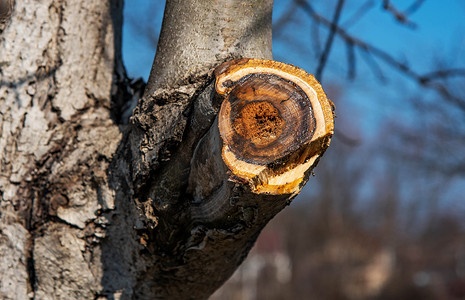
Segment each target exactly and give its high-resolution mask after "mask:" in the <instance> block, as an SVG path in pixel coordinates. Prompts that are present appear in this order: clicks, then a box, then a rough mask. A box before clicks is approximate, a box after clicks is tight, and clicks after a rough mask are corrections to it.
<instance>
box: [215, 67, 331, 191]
mask: <svg viewBox="0 0 465 300" xmlns="http://www.w3.org/2000/svg"><path fill="white" fill-rule="evenodd" d="M215 75H216V90H217V92H218V93H219V94H221V95H223V96H224V97H225V101H224V102H223V104H222V106H221V111H220V114H219V122H218V123H219V124H218V126H219V129H220V135H221V137H222V139H223V143H224V146H223V150H222V156H223V159H224V162H225V164H226V165H227V166H228V167H229V169H230V170H231V172H232V173H233V174H234V175H235V176H237V177H238V178H240V179H242V180H244V181H247V182H249V183H250V185H251V188H252V190H253V191H255V192H257V193H271V194H280V193H296V192H299V191H300V189H301V187H302V185H303V183H305V182H306V180H305V178H304V177H305V173H306V172H307V170H308V169H311V168H313V167H314V166H315V164H316V162H317V161H318V158H319V157H320V156H321V155H322V154H323V153H324V151H325V150H326V148H327V147H328V146H329V143H330V139H331V136H332V134H333V129H334V125H333V124H334V121H333V104H332V102H331V101H329V100H328V99H327V98H326V95H325V93H324V92H323V90H322V88H321V86H320V84H319V83H318V82H317V81H316V79H315V78H314V77H313V76H312V75H310V74H307V73H306V72H305V71H303V70H301V69H299V68H296V67H293V66H290V65H286V64H283V63H279V62H274V61H269V60H258V59H241V60H236V61H231V62H227V63H225V64H223V65H222V66H220V67H218V68H217V69H216V71H215Z"/></svg>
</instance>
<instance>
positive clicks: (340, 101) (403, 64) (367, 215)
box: [123, 0, 465, 300]
mask: <svg viewBox="0 0 465 300" xmlns="http://www.w3.org/2000/svg"><path fill="white" fill-rule="evenodd" d="M163 6H164V2H163V1H154V0H133V1H131V2H127V3H126V8H125V21H126V22H125V25H124V39H123V55H124V58H125V59H126V60H125V64H126V67H127V70H128V73H129V75H130V76H132V77H134V78H138V77H142V78H144V79H145V80H146V79H147V77H148V74H149V71H150V68H151V65H152V59H153V57H154V56H153V54H154V52H155V49H156V44H157V38H158V31H159V28H160V26H161V22H162V16H163ZM464 13H465V2H463V1H461V0H450V1H434V0H429V1H426V0H409V1H400V0H397V1H389V0H358V1H356V0H346V1H344V0H326V1H323V0H312V1H310V0H306V1H305V0H275V8H274V13H273V19H274V28H273V47H274V49H273V52H274V58H275V60H278V61H282V62H286V63H291V64H295V65H298V66H301V67H302V68H303V69H305V70H306V71H308V72H310V73H313V74H315V75H316V76H317V77H318V78H319V80H320V81H321V82H322V84H323V85H324V86H325V90H326V91H327V93H328V96H329V98H330V99H332V100H333V101H334V102H335V104H336V113H337V116H338V118H337V120H336V133H335V138H334V139H333V144H332V146H331V147H330V148H329V150H328V151H327V153H326V154H325V155H326V158H325V159H324V160H322V161H321V163H320V165H319V166H318V168H317V171H316V176H315V177H314V178H312V179H311V180H310V182H309V184H308V185H307V187H306V188H305V190H304V191H303V192H302V194H301V195H300V196H299V197H298V198H297V199H296V200H294V202H293V204H292V205H291V206H290V208H288V209H286V210H284V211H283V212H282V213H280V214H279V215H278V216H277V217H276V218H275V220H273V221H272V222H271V223H270V224H269V226H268V227H267V228H266V229H265V230H264V232H263V233H262V234H261V236H260V238H259V240H258V241H257V244H256V246H255V248H254V249H253V250H252V252H251V253H250V255H249V257H248V259H247V260H246V261H245V262H244V264H243V265H242V267H241V268H240V269H239V270H238V271H237V272H236V273H235V274H234V275H233V277H232V278H231V279H230V280H229V281H228V282H227V283H226V284H225V286H223V288H222V289H220V290H219V291H217V292H216V293H215V294H214V295H213V296H212V299H241V300H245V299H465V155H464V154H465V96H464V95H465V55H464V54H465V18H463V15H464ZM135 53H137V55H134V54H135Z"/></svg>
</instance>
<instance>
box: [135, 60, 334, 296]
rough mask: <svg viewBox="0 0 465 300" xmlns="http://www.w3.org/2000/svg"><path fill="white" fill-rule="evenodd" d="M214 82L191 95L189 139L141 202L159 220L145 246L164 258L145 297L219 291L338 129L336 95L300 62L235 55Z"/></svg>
mask: <svg viewBox="0 0 465 300" xmlns="http://www.w3.org/2000/svg"><path fill="white" fill-rule="evenodd" d="M213 79H214V80H213V82H212V83H211V84H209V85H208V86H207V87H206V88H205V89H204V90H203V92H201V93H199V95H198V96H197V97H196V99H195V100H194V101H193V102H194V104H193V105H194V109H193V112H192V116H191V118H190V122H188V126H187V129H186V133H185V135H184V137H185V138H184V142H183V143H182V144H181V145H180V146H179V147H178V151H177V152H176V153H174V154H173V156H172V159H171V160H170V161H169V162H168V163H167V164H166V165H165V166H164V167H163V170H162V171H161V173H159V174H158V175H157V176H155V177H154V180H152V181H151V186H150V187H149V191H148V192H147V193H146V195H148V196H147V198H145V201H140V203H139V207H140V209H141V211H143V214H144V215H145V217H146V218H147V219H149V220H151V221H149V222H148V223H150V224H152V227H151V228H152V230H148V231H147V230H145V229H144V230H143V234H144V237H145V239H146V240H145V241H144V243H145V247H146V249H147V250H148V251H149V253H151V255H155V256H159V257H160V259H159V260H158V262H157V264H155V265H154V266H153V267H152V268H150V269H149V270H148V272H149V273H151V274H153V275H154V276H155V278H156V280H155V281H154V282H153V284H154V285H155V286H153V287H152V288H149V287H147V288H148V289H149V290H152V292H149V290H146V291H144V292H143V293H142V294H149V293H153V292H154V293H155V294H156V295H157V296H158V297H159V298H168V297H175V298H179V299H188V298H189V299H190V298H192V299H202V298H206V297H208V296H209V295H210V294H211V293H213V292H214V291H215V290H216V289H217V288H218V287H219V286H220V285H221V284H222V283H223V282H224V281H225V280H227V279H228V278H229V277H230V275H231V274H232V273H233V272H234V270H235V269H236V268H237V266H239V264H240V263H241V262H242V261H243V259H244V258H245V257H246V255H247V253H248V251H249V250H250V248H251V247H252V245H253V243H254V242H255V240H256V238H257V236H258V234H259V233H260V231H261V229H262V228H263V227H264V226H265V225H266V223H267V222H268V221H269V220H270V219H271V218H273V217H274V216H275V215H276V214H277V213H278V212H279V211H280V210H282V209H283V208H284V207H285V206H286V205H288V204H289V203H290V202H291V200H292V198H293V197H294V196H296V195H297V194H298V193H299V192H300V190H301V188H302V187H303V185H304V184H305V183H306V182H307V180H308V178H309V175H310V173H311V171H312V169H313V168H314V167H315V166H316V164H317V162H318V160H319V158H320V157H321V155H322V154H323V153H324V151H325V150H326V148H327V147H328V146H329V143H330V138H331V136H332V134H333V105H332V103H331V101H329V100H328V99H327V98H326V96H325V93H324V92H323V90H322V88H321V86H320V85H319V83H318V82H317V81H316V80H315V79H314V77H313V76H312V75H309V74H307V73H306V72H304V71H303V70H301V69H299V68H296V67H293V66H290V65H286V64H283V63H279V62H275V61H270V60H259V59H238V60H233V61H229V62H226V63H224V64H222V65H220V66H219V67H217V68H216V69H215V71H214V78H213ZM220 104H221V106H220ZM206 112H208V113H206ZM212 123H213V124H212ZM211 124H212V125H211ZM210 125H211V126H210ZM201 133H205V134H204V135H203V137H202V136H201ZM167 183H169V184H167ZM153 220H156V221H155V222H153ZM219 261H224V263H219ZM144 277H145V276H144Z"/></svg>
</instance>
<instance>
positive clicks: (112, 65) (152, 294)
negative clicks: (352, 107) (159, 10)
mask: <svg viewBox="0 0 465 300" xmlns="http://www.w3.org/2000/svg"><path fill="white" fill-rule="evenodd" d="M9 3H13V2H9ZM13 4H14V3H13ZM2 5H3V4H2ZM2 7H3V6H0V10H2V12H3V11H7V12H8V13H6V14H3V15H6V16H7V17H6V18H4V17H3V15H2V20H1V24H0V25H2V27H0V31H1V34H0V38H1V40H0V53H1V57H0V82H1V86H0V116H1V118H0V159H1V166H0V167H1V172H0V197H1V202H0V205H1V206H0V208H1V210H0V213H1V215H0V259H1V263H0V274H1V275H0V276H1V277H0V298H6V299H8V298H11V299H28V298H36V299H93V298H95V299H114V298H121V299H204V298H207V297H208V296H209V295H210V294H211V293H212V292H213V291H214V290H215V289H216V288H218V287H219V286H220V285H221V284H222V283H223V282H224V281H225V280H226V279H227V278H228V277H229V276H230V275H231V274H232V272H233V271H234V270H235V268H236V267H237V266H238V265H239V264H240V263H241V262H242V260H243V259H244V257H245V256H246V255H247V252H248V250H249V249H250V248H251V247H252V245H253V243H254V241H255V239H256V237H257V236H258V234H259V232H260V230H261V229H262V228H263V226H265V224H266V223H267V222H268V221H269V220H270V219H271V218H272V217H273V216H274V215H275V214H276V213H278V212H279V211H280V210H281V209H282V208H283V207H284V206H286V205H287V204H289V203H290V201H291V199H292V198H293V197H294V196H295V195H296V194H297V193H298V192H299V191H300V189H301V187H302V186H303V184H304V183H305V182H306V181H307V179H308V176H309V173H310V172H311V170H312V169H313V167H314V166H315V164H316V162H317V161H318V159H319V157H320V156H321V155H322V154H323V152H324V150H325V149H326V148H327V146H328V145H329V139H330V137H331V135H332V130H333V129H332V128H333V127H332V126H333V125H332V124H333V123H332V122H333V117H332V106H331V103H330V102H329V101H328V100H327V99H326V97H325V95H324V92H323V91H322V90H321V87H320V86H319V84H318V83H317V82H316V81H315V80H314V79H313V77H312V76H311V75H308V74H306V73H305V72H303V71H301V70H299V69H297V68H294V67H291V66H287V65H285V64H280V63H275V62H272V61H268V60H260V59H270V58H271V10H272V1H270V0H263V1H256V2H253V3H245V2H243V1H238V0H231V1H227V2H226V3H223V2H221V3H219V2H217V1H213V0H211V1H205V0H202V1H195V0H190V1H179V0H172V1H167V4H166V9H165V16H164V20H163V27H162V33H161V36H160V42H159V46H158V49H157V55H156V57H155V60H154V65H153V68H152V72H151V75H150V78H149V81H148V83H147V88H146V89H145V92H144V96H143V97H142V99H140V101H139V102H138V104H137V107H136V109H135V110H134V113H133V116H132V117H131V119H130V122H129V124H128V125H123V124H126V123H127V119H126V116H127V115H128V109H130V108H131V103H130V102H131V101H134V100H137V99H136V98H138V97H137V95H138V93H139V91H138V90H137V89H136V87H134V86H131V85H130V84H129V81H128V80H127V78H126V76H125V71H124V67H123V66H122V61H121V52H120V49H121V22H122V0H110V1H97V2H92V3H91V2H87V3H86V2H83V1H69V0H56V1H51V0H42V1H40V3H37V2H35V1H22V2H19V1H18V2H16V3H15V5H14V9H12V10H11V13H10V10H3V8H2ZM242 57H255V58H259V59H258V60H257V59H240V60H233V61H230V62H228V63H226V64H222V65H221V63H223V62H225V61H228V60H232V59H237V58H242ZM218 65H219V66H218ZM217 66H218V67H217ZM215 67H217V68H216V69H215V72H214V73H213V69H214V68H215ZM257 97H258V98H257ZM218 114H219V116H217V115H218Z"/></svg>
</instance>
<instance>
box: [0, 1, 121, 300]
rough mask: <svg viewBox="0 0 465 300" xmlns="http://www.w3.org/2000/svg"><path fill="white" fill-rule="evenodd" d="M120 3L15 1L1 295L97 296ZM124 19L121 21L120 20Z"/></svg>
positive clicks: (113, 129) (115, 138) (0, 98)
mask: <svg viewBox="0 0 465 300" xmlns="http://www.w3.org/2000/svg"><path fill="white" fill-rule="evenodd" d="M121 9H122V1H119V0H115V1H96V2H83V1H66V0H60V1H51V0H50V1H48V0H43V1H16V5H15V6H14V10H13V12H12V16H11V20H9V22H8V23H7V24H6V26H5V27H4V28H3V31H2V32H1V34H0V69H1V71H0V169H1V170H0V198H1V201H0V214H1V215H0V241H1V242H0V259H1V263H0V274H1V278H0V298H2V299H29V298H35V299H53V298H56V299H92V298H95V295H96V294H98V293H99V291H101V290H102V284H101V277H102V273H103V271H102V263H101V261H100V253H101V251H100V246H98V244H99V243H100V241H101V240H102V238H104V236H105V229H104V227H105V224H106V223H108V222H109V220H108V219H106V218H105V216H103V215H102V214H101V213H99V212H101V211H105V210H109V209H113V208H114V196H113V191H111V190H110V189H109V188H108V183H107V178H108V177H107V174H106V170H107V168H108V165H109V161H110V160H111V157H112V155H113V153H114V152H115V150H116V148H117V146H118V142H119V140H120V139H121V133H120V131H119V129H118V126H117V125H116V124H115V123H114V122H113V121H112V119H111V118H110V111H111V106H112V103H111V98H112V90H113V91H114V92H116V91H117V89H116V85H115V84H116V81H115V78H116V72H115V69H117V67H119V66H118V64H117V62H119V63H121V62H120V57H119V56H120V53H119V51H120V45H119V43H120V34H121V32H120V31H121V29H120V26H121V24H120V22H121ZM118 22H119V24H118Z"/></svg>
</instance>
